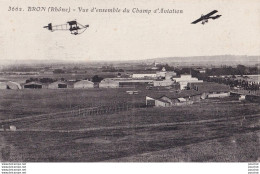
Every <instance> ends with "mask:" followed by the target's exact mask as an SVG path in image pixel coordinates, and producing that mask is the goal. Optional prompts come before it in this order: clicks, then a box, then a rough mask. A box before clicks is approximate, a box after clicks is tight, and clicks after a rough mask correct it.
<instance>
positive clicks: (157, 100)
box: [146, 90, 202, 107]
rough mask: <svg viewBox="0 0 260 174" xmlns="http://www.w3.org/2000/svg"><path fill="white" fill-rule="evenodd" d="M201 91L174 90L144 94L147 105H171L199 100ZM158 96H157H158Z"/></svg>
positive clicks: (186, 103) (188, 103)
mask: <svg viewBox="0 0 260 174" xmlns="http://www.w3.org/2000/svg"><path fill="white" fill-rule="evenodd" d="M201 95H202V94H201V93H200V92H198V91H195V90H188V91H183V92H181V93H176V92H169V91H168V92H164V93H153V94H151V95H150V96H146V105H147V106H156V107H171V106H181V105H190V104H193V103H194V102H199V101H200V100H201ZM158 96H159V97H158Z"/></svg>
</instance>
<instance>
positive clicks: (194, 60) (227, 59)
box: [140, 55, 260, 65]
mask: <svg viewBox="0 0 260 174" xmlns="http://www.w3.org/2000/svg"><path fill="white" fill-rule="evenodd" d="M140 61H142V60H140ZM143 62H147V63H152V62H158V63H168V64H184V65H188V64H189V65H192V64H194V65H206V64H208V65H210V64H211V65H236V64H243V65H256V64H259V63H260V56H234V55H218V56H193V57H165V58H153V59H147V60H145V61H143Z"/></svg>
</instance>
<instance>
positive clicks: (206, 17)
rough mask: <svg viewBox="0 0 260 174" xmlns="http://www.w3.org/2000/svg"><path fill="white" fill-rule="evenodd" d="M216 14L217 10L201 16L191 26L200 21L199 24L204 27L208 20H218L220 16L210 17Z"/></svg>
mask: <svg viewBox="0 0 260 174" xmlns="http://www.w3.org/2000/svg"><path fill="white" fill-rule="evenodd" d="M217 12H218V11H217V10H213V11H212V12H210V13H209V14H206V15H201V17H200V18H199V19H197V20H196V21H193V22H192V24H196V23H198V22H200V21H202V22H201V24H203V25H204V24H205V23H207V22H208V20H209V19H213V20H215V19H217V18H219V17H220V16H221V15H216V16H211V15H213V14H215V13H217Z"/></svg>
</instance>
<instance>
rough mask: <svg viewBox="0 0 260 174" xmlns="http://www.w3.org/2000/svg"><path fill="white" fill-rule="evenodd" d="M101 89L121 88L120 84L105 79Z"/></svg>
mask: <svg viewBox="0 0 260 174" xmlns="http://www.w3.org/2000/svg"><path fill="white" fill-rule="evenodd" d="M99 88H119V82H118V81H114V80H111V79H104V80H102V81H101V82H100V83H99Z"/></svg>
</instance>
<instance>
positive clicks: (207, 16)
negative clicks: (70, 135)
mask: <svg viewBox="0 0 260 174" xmlns="http://www.w3.org/2000/svg"><path fill="white" fill-rule="evenodd" d="M217 12H218V11H217V10H213V11H212V12H210V13H208V14H206V15H204V16H203V17H204V18H209V17H210V16H211V15H213V14H215V13H217Z"/></svg>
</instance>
